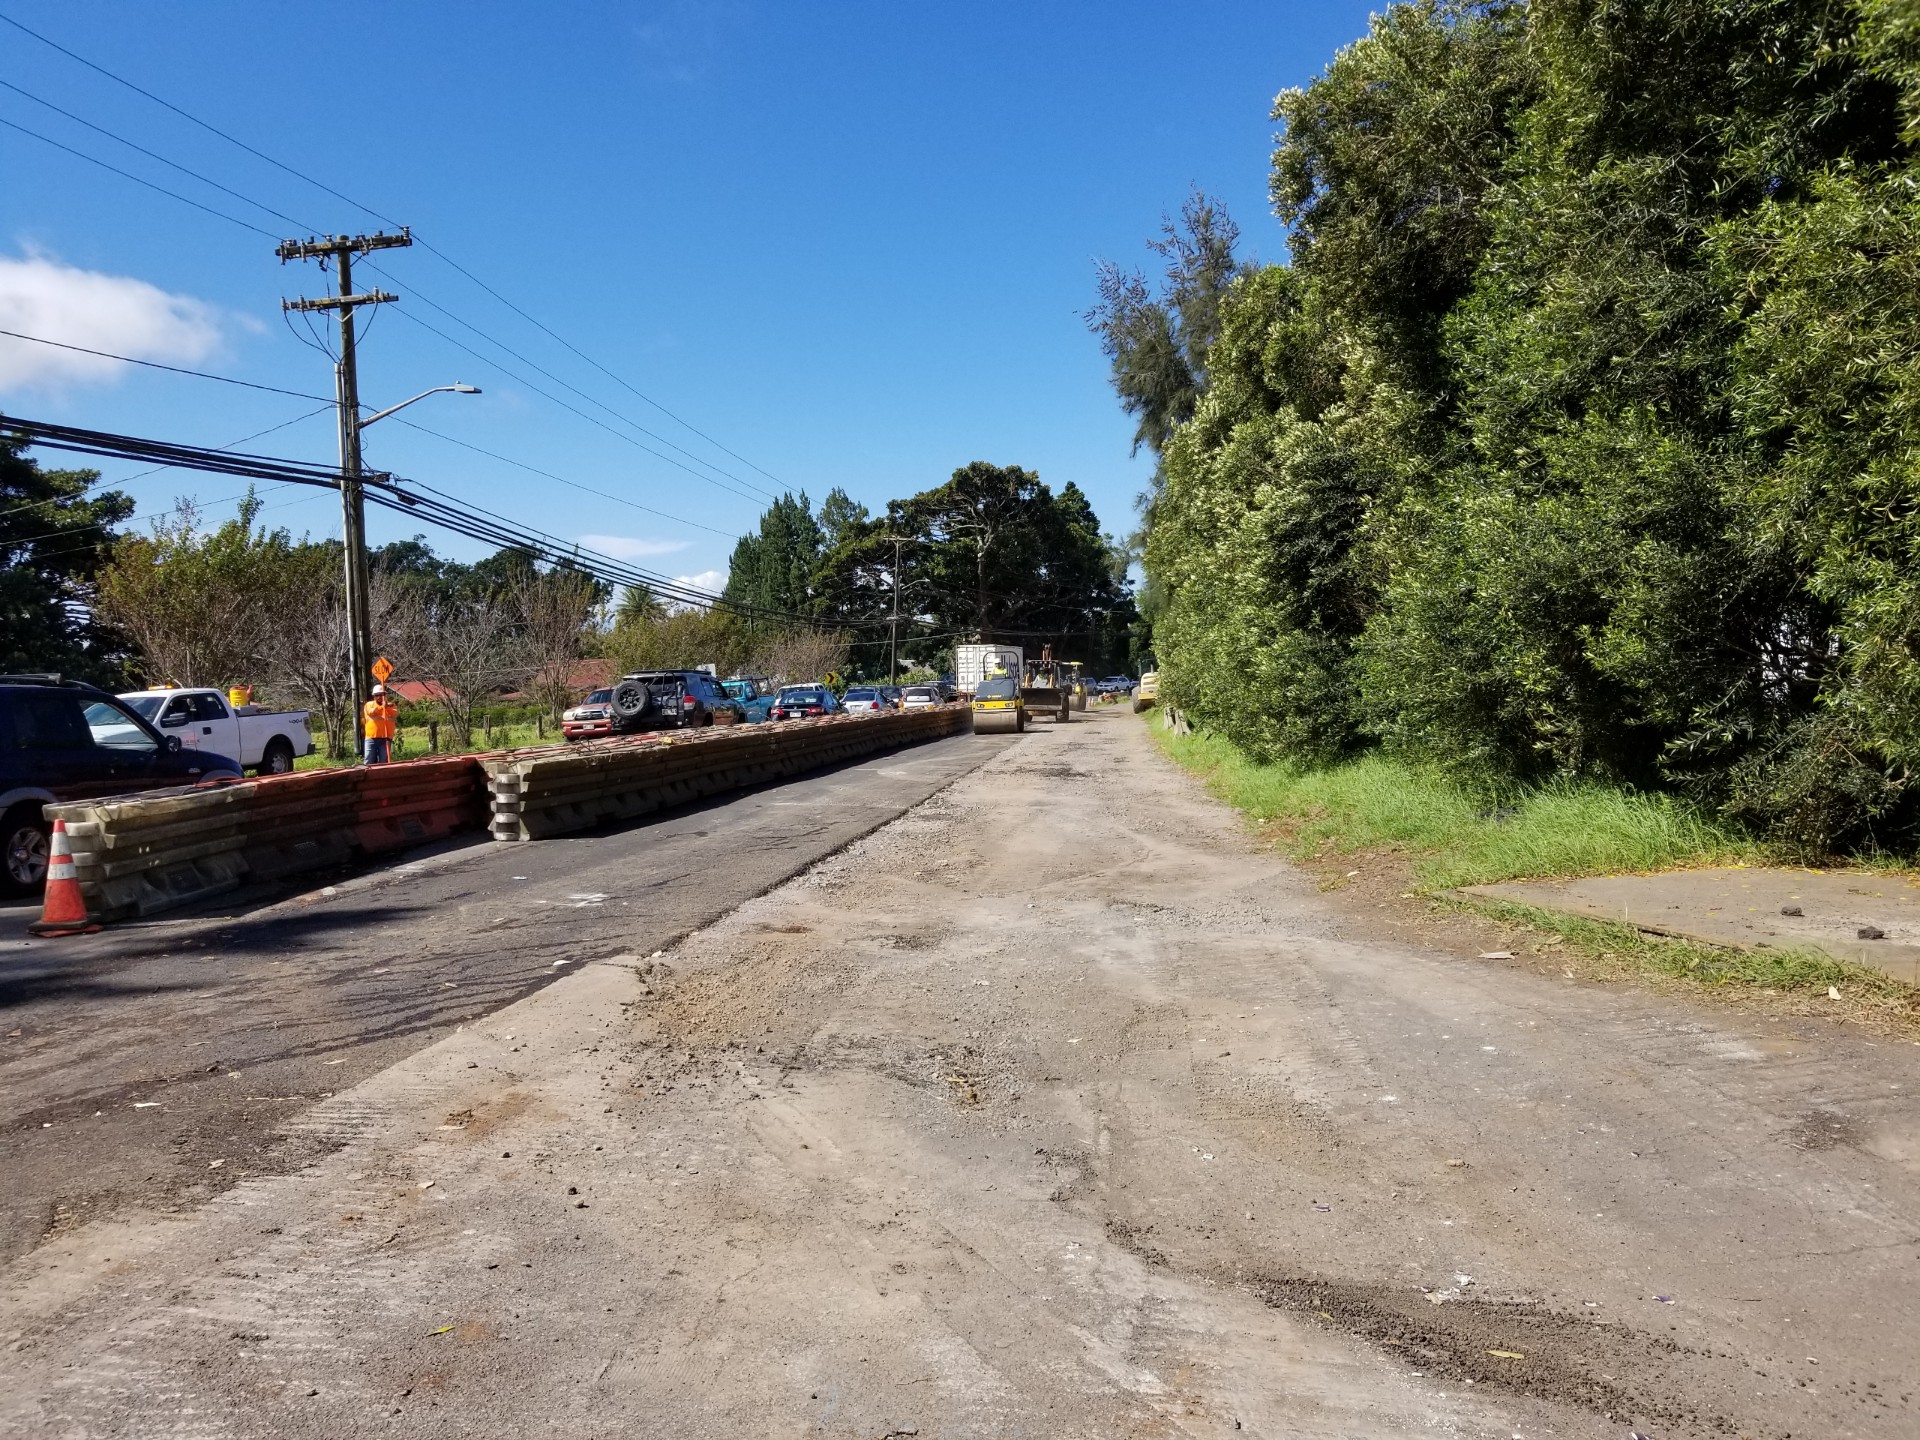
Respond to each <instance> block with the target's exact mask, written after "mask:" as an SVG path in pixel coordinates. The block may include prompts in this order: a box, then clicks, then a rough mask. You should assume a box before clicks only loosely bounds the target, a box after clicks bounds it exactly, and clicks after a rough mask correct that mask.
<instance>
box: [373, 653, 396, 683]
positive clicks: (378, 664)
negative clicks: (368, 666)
mask: <svg viewBox="0 0 1920 1440" xmlns="http://www.w3.org/2000/svg"><path fill="white" fill-rule="evenodd" d="M392 674H393V662H392V661H391V660H389V659H387V657H386V656H384V655H382V656H381V657H380V658H379V659H378V660H376V661H374V662H373V678H374V679H376V680H378V681H379V682H380V683H381V684H382V685H384V684H386V683H387V679H388V677H389V676H391V675H392Z"/></svg>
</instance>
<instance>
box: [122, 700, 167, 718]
mask: <svg viewBox="0 0 1920 1440" xmlns="http://www.w3.org/2000/svg"><path fill="white" fill-rule="evenodd" d="M166 703H167V697H166V696H164V695H142V696H141V697H140V698H139V699H138V700H129V701H127V702H126V705H127V708H128V709H129V710H131V711H133V713H134V714H136V715H138V716H139V717H140V718H141V719H142V720H152V719H153V718H154V717H156V716H157V715H159V713H160V707H161V706H162V705H164V704H166Z"/></svg>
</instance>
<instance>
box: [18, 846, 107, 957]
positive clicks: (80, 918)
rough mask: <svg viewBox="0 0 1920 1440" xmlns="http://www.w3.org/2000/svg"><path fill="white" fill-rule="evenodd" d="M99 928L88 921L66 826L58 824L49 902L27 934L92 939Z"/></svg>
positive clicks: (51, 852)
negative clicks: (91, 936)
mask: <svg viewBox="0 0 1920 1440" xmlns="http://www.w3.org/2000/svg"><path fill="white" fill-rule="evenodd" d="M99 928H100V927H99V926H98V925H95V924H93V923H92V922H91V921H89V920H88V919H87V897H86V896H85V895H82V894H81V893H80V877H79V875H78V873H77V872H76V871H75V870H74V868H73V846H72V845H71V844H70V843H69V842H68V840H67V822H66V821H64V820H56V821H54V822H53V844H52V847H51V848H50V849H49V850H48V852H47V898H46V900H45V901H44V902H43V904H42V906H41V910H40V918H39V919H38V920H36V921H34V922H33V924H31V925H29V926H27V933H28V934H30V935H44V936H46V937H47V938H48V939H58V938H59V937H60V936H62V935H91V934H92V933H93V932H94V931H96V930H98V929H99Z"/></svg>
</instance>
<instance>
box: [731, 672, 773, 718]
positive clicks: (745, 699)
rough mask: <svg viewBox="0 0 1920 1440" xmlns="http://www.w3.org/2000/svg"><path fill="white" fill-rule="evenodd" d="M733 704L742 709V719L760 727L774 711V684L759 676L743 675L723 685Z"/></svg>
mask: <svg viewBox="0 0 1920 1440" xmlns="http://www.w3.org/2000/svg"><path fill="white" fill-rule="evenodd" d="M720 688H721V689H723V690H725V691H726V692H727V694H728V696H729V697H730V698H731V699H732V700H733V702H734V703H735V704H736V705H738V706H739V707H740V718H741V719H743V720H745V721H746V722H747V723H748V724H749V725H758V724H759V723H760V722H761V721H763V720H765V719H767V718H768V717H769V715H770V714H771V713H772V711H773V701H774V689H773V682H772V681H771V680H767V679H764V678H762V677H761V676H758V675H741V676H737V677H735V678H734V679H732V680H728V681H726V682H725V683H724V684H722V685H721V687H720Z"/></svg>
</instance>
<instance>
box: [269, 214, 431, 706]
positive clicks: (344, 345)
mask: <svg viewBox="0 0 1920 1440" xmlns="http://www.w3.org/2000/svg"><path fill="white" fill-rule="evenodd" d="M411 244H413V235H412V232H411V231H409V230H402V231H401V232H400V233H399V234H398V235H389V234H387V233H386V232H385V231H381V232H380V233H379V234H376V235H329V236H328V237H327V238H326V239H324V240H320V239H314V238H311V237H309V238H308V239H305V240H284V241H282V242H281V243H280V245H279V247H278V248H277V249H276V250H275V251H274V252H273V253H274V254H275V255H278V256H279V257H280V263H281V264H282V265H284V264H286V263H287V261H289V260H319V261H321V262H322V263H323V264H324V262H325V261H327V260H329V259H331V260H332V261H333V262H334V265H335V268H336V270H337V272H338V275H339V286H340V293H339V294H337V295H330V296H328V297H327V298H326V299H324V300H282V301H281V302H280V308H281V309H282V310H337V311H339V312H340V359H339V362H338V363H337V364H336V365H335V366H334V372H333V382H334V395H335V402H336V404H337V405H338V407H339V411H340V513H341V530H342V539H343V541H344V542H345V547H346V564H347V664H348V665H349V666H350V667H351V670H352V679H353V721H354V725H355V727H356V729H357V728H358V726H359V723H360V713H361V708H362V707H363V706H364V705H365V704H366V703H367V695H368V691H369V690H370V689H371V687H372V682H371V679H370V677H371V675H372V667H373V635H372V629H373V626H372V621H371V618H370V617H369V615H368V610H367V588H368V579H367V505H366V494H365V491H364V490H363V489H362V487H361V481H360V476H361V468H360V373H359V369H358V367H357V365H356V363H355V359H354V348H353V312H354V311H355V310H358V309H359V308H360V307H361V306H362V305H384V304H387V303H389V302H390V301H394V300H398V299H399V298H400V297H399V296H398V295H389V294H388V293H387V292H386V291H384V290H369V291H367V292H366V293H365V294H364V295H356V294H354V293H353V257H354V256H355V255H365V254H367V253H369V252H370V251H374V250H392V249H395V248H397V247H399V246H403V245H411Z"/></svg>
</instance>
